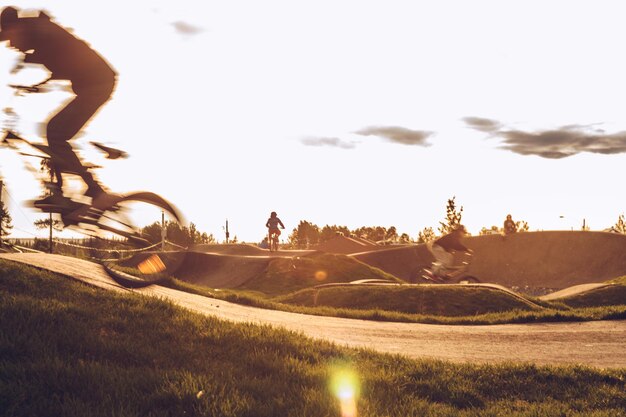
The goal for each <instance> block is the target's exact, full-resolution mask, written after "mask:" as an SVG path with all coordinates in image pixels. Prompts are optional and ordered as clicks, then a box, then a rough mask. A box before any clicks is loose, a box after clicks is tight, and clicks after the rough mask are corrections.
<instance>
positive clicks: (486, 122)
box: [463, 117, 502, 133]
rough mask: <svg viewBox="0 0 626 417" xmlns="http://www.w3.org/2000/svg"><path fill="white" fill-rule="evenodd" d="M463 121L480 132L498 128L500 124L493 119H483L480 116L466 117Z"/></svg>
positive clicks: (489, 131) (493, 130)
mask: <svg viewBox="0 0 626 417" xmlns="http://www.w3.org/2000/svg"><path fill="white" fill-rule="evenodd" d="M463 121H464V122H465V123H466V124H467V125H468V126H469V127H471V128H473V129H476V130H480V131H481V132H486V133H492V132H495V131H498V130H500V128H501V127H502V124H500V122H497V121H495V120H491V119H483V118H481V117H466V118H464V119H463Z"/></svg>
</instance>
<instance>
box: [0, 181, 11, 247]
mask: <svg viewBox="0 0 626 417" xmlns="http://www.w3.org/2000/svg"><path fill="white" fill-rule="evenodd" d="M1 191H2V190H1V189H0V192H1ZM12 222H13V219H12V218H11V215H10V214H9V211H8V210H7V209H6V206H5V205H4V202H2V201H0V247H1V246H2V238H3V237H4V236H8V235H9V234H11V232H10V230H11V229H13V224H12Z"/></svg>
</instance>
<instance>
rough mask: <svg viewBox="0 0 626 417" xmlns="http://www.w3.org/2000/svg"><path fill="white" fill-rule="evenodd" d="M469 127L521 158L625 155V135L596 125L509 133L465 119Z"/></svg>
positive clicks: (484, 121) (498, 125)
mask: <svg viewBox="0 0 626 417" xmlns="http://www.w3.org/2000/svg"><path fill="white" fill-rule="evenodd" d="M463 120H464V121H465V123H466V124H467V126H468V127H470V128H472V129H475V130H478V131H481V132H486V133H490V137H492V138H493V137H495V138H498V139H500V140H501V141H502V144H501V148H502V149H506V150H509V151H511V152H515V153H517V154H520V155H536V156H540V157H542V158H549V159H561V158H567V157H568V156H573V155H577V154H579V153H582V152H589V153H597V154H604V155H611V154H619V153H626V132H616V133H610V134H608V133H605V131H604V130H602V129H598V128H595V127H594V125H568V126H563V127H560V128H557V129H552V130H539V131H524V130H519V129H509V128H507V127H505V126H504V125H502V124H501V123H499V122H497V121H494V120H489V119H481V118H477V117H466V118H465V119H463Z"/></svg>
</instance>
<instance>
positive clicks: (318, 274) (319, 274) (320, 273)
mask: <svg viewBox="0 0 626 417" xmlns="http://www.w3.org/2000/svg"><path fill="white" fill-rule="evenodd" d="M326 278H328V273H327V272H326V271H321V270H320V271H316V272H315V280H316V281H324V280H325V279H326Z"/></svg>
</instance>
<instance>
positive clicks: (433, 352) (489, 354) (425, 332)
mask: <svg viewBox="0 0 626 417" xmlns="http://www.w3.org/2000/svg"><path fill="white" fill-rule="evenodd" d="M0 258H4V259H11V260H15V261H19V262H23V263H27V264H31V265H34V266H36V267H39V268H43V269H48V270H50V271H54V272H58V273H62V274H64V275H68V276H72V277H74V278H76V279H79V280H82V281H84V282H87V283H89V284H91V285H95V286H98V287H101V288H105V289H108V290H115V291H129V290H127V289H124V288H122V287H120V286H118V285H117V284H116V283H115V282H113V281H112V280H111V279H110V278H109V276H108V275H107V274H106V273H105V272H104V270H103V269H102V267H101V266H100V265H98V264H95V263H91V262H88V261H83V260H79V259H76V258H69V257H64V256H60V255H47V254H2V255H0ZM136 292H139V293H142V294H147V295H152V296H158V297H162V298H165V299H168V300H171V301H173V302H175V303H177V304H179V305H181V306H183V307H186V308H188V309H190V310H193V311H196V312H198V313H201V314H208V315H214V316H217V317H220V318H223V319H225V320H230V321H234V322H252V323H259V324H269V325H273V326H279V327H284V328H287V329H289V330H293V331H296V332H301V333H302V334H304V335H307V336H310V337H315V338H320V339H325V340H329V341H332V342H335V343H337V344H339V345H346V346H350V347H367V348H371V349H374V350H377V351H380V352H387V353H398V354H403V355H406V356H409V357H412V358H437V359H443V360H450V361H454V362H480V363H498V362H504V361H517V362H530V363H534V364H541V365H544V364H584V365H589V366H593V367H602V368H616V367H619V368H623V367H626V352H625V351H624V345H625V344H626V321H602V322H584V323H546V324H526V325H516V324H511V325H494V326H443V325H426V324H414V323H386V322H372V321H363V320H351V319H341V318H332V317H316V316H307V315H302V314H293V313H285V312H280V311H271V310H262V309H258V308H252V307H246V306H240V305H236V304H232V303H228V302H225V301H220V300H215V299H211V298H206V297H201V296H198V295H193V294H188V293H184V292H180V291H176V290H172V289H169V288H163V287H156V286H155V287H149V288H145V289H142V290H137V291H136Z"/></svg>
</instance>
